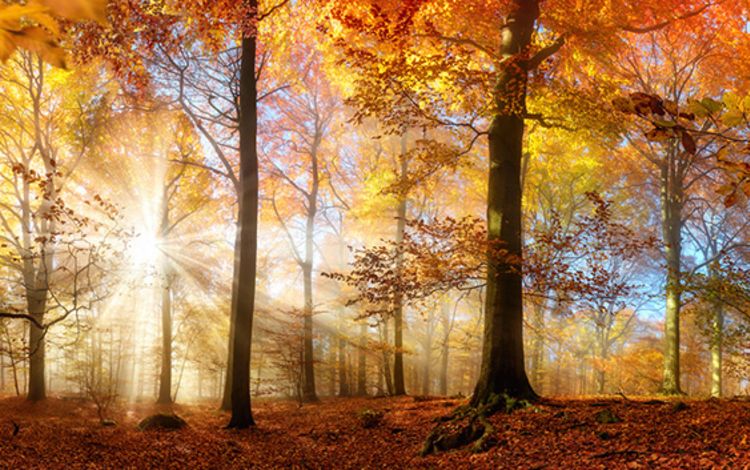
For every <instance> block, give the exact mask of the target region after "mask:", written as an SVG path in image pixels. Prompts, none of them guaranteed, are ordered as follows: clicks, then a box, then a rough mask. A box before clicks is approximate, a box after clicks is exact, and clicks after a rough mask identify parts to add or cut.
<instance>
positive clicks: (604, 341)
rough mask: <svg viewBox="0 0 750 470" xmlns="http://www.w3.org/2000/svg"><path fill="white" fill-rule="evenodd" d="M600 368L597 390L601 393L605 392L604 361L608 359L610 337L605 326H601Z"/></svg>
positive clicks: (597, 377) (597, 372) (597, 375)
mask: <svg viewBox="0 0 750 470" xmlns="http://www.w3.org/2000/svg"><path fill="white" fill-rule="evenodd" d="M599 330H600V331H599V332H598V333H599V334H598V336H599V361H600V364H599V369H598V370H597V371H596V390H597V393H599V394H600V395H601V394H603V393H604V386H605V383H606V380H607V374H606V370H605V369H604V363H605V361H606V360H607V356H608V352H609V348H608V345H609V338H608V337H607V336H608V335H607V332H606V328H605V327H603V326H602V327H599Z"/></svg>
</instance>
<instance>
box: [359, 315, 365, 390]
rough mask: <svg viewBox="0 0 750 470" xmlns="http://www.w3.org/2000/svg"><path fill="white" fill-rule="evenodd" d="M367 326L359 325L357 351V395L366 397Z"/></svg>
mask: <svg viewBox="0 0 750 470" xmlns="http://www.w3.org/2000/svg"><path fill="white" fill-rule="evenodd" d="M366 349H367V324H366V323H365V322H362V323H360V325H359V351H357V362H358V364H357V395H359V396H365V395H367V352H366Z"/></svg>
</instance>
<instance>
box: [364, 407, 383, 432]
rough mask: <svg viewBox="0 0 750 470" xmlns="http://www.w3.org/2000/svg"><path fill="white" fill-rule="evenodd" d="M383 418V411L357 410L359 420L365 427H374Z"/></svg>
mask: <svg viewBox="0 0 750 470" xmlns="http://www.w3.org/2000/svg"><path fill="white" fill-rule="evenodd" d="M382 420H383V412H382V411H376V410H370V409H367V410H362V411H360V412H359V422H360V423H362V427H363V428H365V429H369V428H374V427H375V426H377V425H378V424H380V422H381V421H382Z"/></svg>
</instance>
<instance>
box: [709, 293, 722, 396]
mask: <svg viewBox="0 0 750 470" xmlns="http://www.w3.org/2000/svg"><path fill="white" fill-rule="evenodd" d="M712 309H713V318H712V319H711V396H712V397H716V398H721V395H722V377H721V369H722V363H723V360H722V343H723V340H724V308H723V306H722V304H721V302H712Z"/></svg>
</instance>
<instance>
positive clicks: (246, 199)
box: [227, 0, 258, 429]
mask: <svg viewBox="0 0 750 470" xmlns="http://www.w3.org/2000/svg"><path fill="white" fill-rule="evenodd" d="M248 3H249V5H248V6H249V7H250V11H252V12H257V10H258V2H257V0H248ZM253 14H256V13H253ZM255 51H256V33H255V31H253V32H251V33H250V34H247V33H246V34H244V36H243V38H242V59H241V66H240V120H239V134H240V197H239V229H240V234H239V237H240V261H239V265H238V273H237V274H238V275H237V282H238V290H237V298H236V302H234V304H233V305H232V317H233V318H234V331H233V332H232V340H233V341H232V351H231V352H232V370H231V375H232V379H231V380H232V393H231V397H232V417H231V419H230V421H229V424H228V426H227V427H229V428H239V429H242V428H247V427H249V426H252V425H254V424H255V423H254V421H253V416H252V412H251V409H250V353H251V345H252V329H253V313H254V309H255V273H256V261H257V260H256V256H257V251H258V150H257V147H256V143H257V137H258V104H257V97H258V90H257V83H256V75H255Z"/></svg>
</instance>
